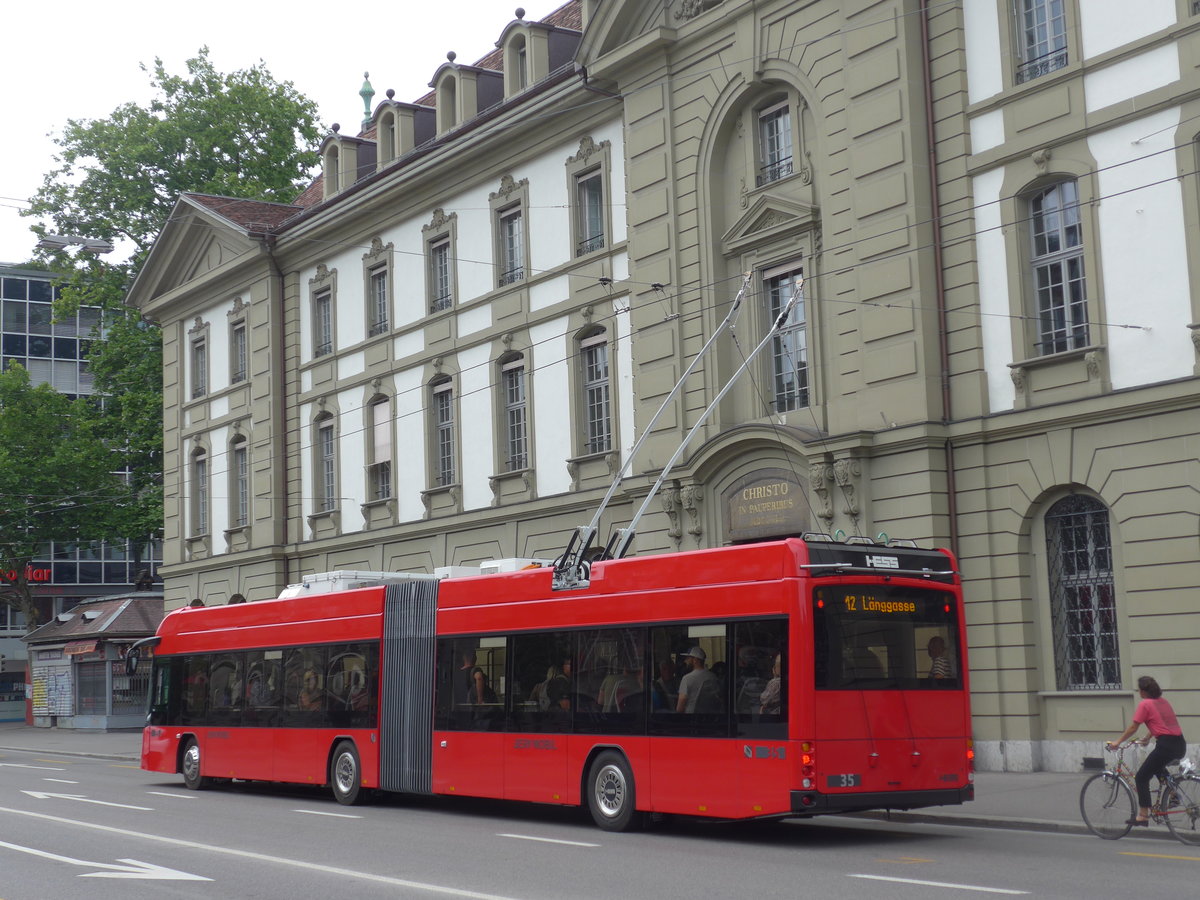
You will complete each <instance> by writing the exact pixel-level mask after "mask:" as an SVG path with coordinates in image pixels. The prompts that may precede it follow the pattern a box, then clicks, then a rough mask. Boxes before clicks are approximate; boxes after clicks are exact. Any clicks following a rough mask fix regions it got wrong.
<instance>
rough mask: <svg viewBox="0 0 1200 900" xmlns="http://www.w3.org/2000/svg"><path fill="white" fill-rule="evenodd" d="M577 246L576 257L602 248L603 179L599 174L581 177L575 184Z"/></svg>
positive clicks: (592, 173)
mask: <svg viewBox="0 0 1200 900" xmlns="http://www.w3.org/2000/svg"><path fill="white" fill-rule="evenodd" d="M575 190H576V198H575V199H576V203H577V204H578V206H577V215H578V216H579V221H578V222H577V223H576V226H577V227H578V229H579V232H578V234H579V245H578V247H576V248H575V255H576V256H583V255H584V254H585V253H591V252H592V251H593V250H600V249H601V248H603V247H604V177H603V176H602V175H601V174H600V172H590V173H588V174H587V175H581V176H580V177H579V178H578V179H577V180H576V182H575Z"/></svg>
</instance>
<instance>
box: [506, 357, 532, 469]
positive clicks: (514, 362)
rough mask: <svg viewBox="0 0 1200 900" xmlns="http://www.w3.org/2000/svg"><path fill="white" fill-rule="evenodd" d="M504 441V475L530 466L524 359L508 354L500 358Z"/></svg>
mask: <svg viewBox="0 0 1200 900" xmlns="http://www.w3.org/2000/svg"><path fill="white" fill-rule="evenodd" d="M499 385H500V398H499V401H500V402H499V406H500V409H501V411H502V417H501V426H502V430H501V440H502V441H503V442H504V444H503V449H502V454H503V455H502V460H503V463H504V471H505V472H516V471H519V470H521V469H526V468H528V467H529V419H528V415H529V410H528V401H527V396H526V389H525V357H524V356H522V355H521V354H520V353H509V354H506V355H505V356H503V357H501V359H500V379H499Z"/></svg>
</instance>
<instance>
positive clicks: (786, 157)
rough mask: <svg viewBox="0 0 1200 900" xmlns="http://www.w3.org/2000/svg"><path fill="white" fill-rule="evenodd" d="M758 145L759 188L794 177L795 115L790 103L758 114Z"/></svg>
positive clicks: (784, 103)
mask: <svg viewBox="0 0 1200 900" xmlns="http://www.w3.org/2000/svg"><path fill="white" fill-rule="evenodd" d="M758 145H759V158H760V160H761V162H760V168H759V172H758V177H757V179H755V182H756V184H757V185H758V186H759V187H761V186H762V185H764V184H770V183H771V182H772V181H778V180H779V179H780V178H786V177H787V176H788V175H791V174H792V113H791V109H790V108H789V107H788V104H787V101H784V102H783V103H778V104H775V105H774V106H771V107H769V108H767V109H765V110H763V111H762V112H760V113H759V114H758Z"/></svg>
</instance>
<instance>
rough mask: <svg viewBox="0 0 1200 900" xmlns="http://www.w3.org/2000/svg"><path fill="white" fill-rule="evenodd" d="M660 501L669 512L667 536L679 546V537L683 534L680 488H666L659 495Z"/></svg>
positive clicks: (667, 512) (666, 511)
mask: <svg viewBox="0 0 1200 900" xmlns="http://www.w3.org/2000/svg"><path fill="white" fill-rule="evenodd" d="M659 502H660V503H662V508H663V511H664V512H665V513H666V514H667V537H669V538H670V539H671V540H672V541H674V542H675V546H676V547H678V546H679V538H680V537H681V536H682V535H683V530H682V529H681V528H680V527H679V512H680V508H681V503H680V500H679V488H674V487H671V488H664V489H663V492H662V493H661V494H660V495H659Z"/></svg>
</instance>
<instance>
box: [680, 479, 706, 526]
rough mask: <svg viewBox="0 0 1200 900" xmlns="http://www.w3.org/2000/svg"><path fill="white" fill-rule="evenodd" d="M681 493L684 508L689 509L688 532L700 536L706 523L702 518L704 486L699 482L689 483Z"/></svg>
mask: <svg viewBox="0 0 1200 900" xmlns="http://www.w3.org/2000/svg"><path fill="white" fill-rule="evenodd" d="M679 494H680V500H681V502H682V503H683V508H684V509H686V510H687V513H688V518H689V519H690V523H689V524H688V534H690V535H692V536H693V537H699V536H700V533H701V532H702V531H704V525H703V523H702V522H701V520H700V505H701V504H702V503H703V502H704V488H703V487H701V486H700V485H698V484H689V485H688V486H687V487H685V488H684V489H683V490H682V491H680V492H679Z"/></svg>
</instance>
